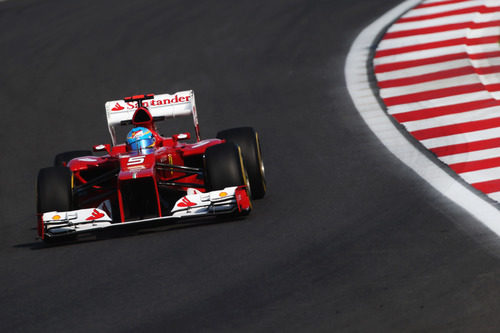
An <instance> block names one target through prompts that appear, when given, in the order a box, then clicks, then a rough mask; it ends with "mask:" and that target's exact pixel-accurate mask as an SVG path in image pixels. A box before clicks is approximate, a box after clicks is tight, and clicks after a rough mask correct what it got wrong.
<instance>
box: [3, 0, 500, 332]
mask: <svg viewBox="0 0 500 333" xmlns="http://www.w3.org/2000/svg"><path fill="white" fill-rule="evenodd" d="M397 4H399V1H396V0H349V1H348V0H338V1H333V0H330V1H321V0H317V1H316V0H314V1H313V0H270V1H261V0H252V1H246V0H245V1H227V0H217V1H215V0H212V1H197V0H194V1H181V0H162V1H160V0H130V1H118V0H86V1H77V0H72V1H67V0H8V1H3V2H0V60H1V66H0V101H1V111H0V115H1V119H2V121H1V129H0V142H1V148H2V149H1V153H0V156H1V157H0V177H1V187H0V202H1V206H0V207H1V209H0V241H1V242H0V269H1V273H0V306H1V311H0V330H1V331H2V332H442V331H445V332H446V331H451V332H484V331H498V330H500V316H499V313H500V297H499V294H500V260H499V256H498V254H499V253H500V252H499V246H498V244H499V242H500V239H499V238H498V237H497V236H495V235H494V234H492V233H491V232H490V231H488V230H487V229H485V228H484V227H482V225H481V224H480V223H479V222H477V221H476V220H474V218H473V217H472V216H470V215H469V214H467V213H466V212H465V211H464V210H462V209H461V208H460V207H458V206H455V205H454V204H452V203H451V202H449V201H448V200H447V199H445V198H444V197H443V196H442V195H441V194H440V193H438V192H435V191H434V190H433V189H432V188H431V187H430V186H429V185H427V184H426V183H424V182H423V181H422V180H421V179H420V178H419V177H418V176H417V175H416V174H414V173H413V172H412V171H410V170H409V169H408V168H407V167H406V166H405V165H403V164H402V163H401V162H399V160H397V159H396V158H395V157H394V156H393V155H392V154H391V153H390V152H388V151H387V149H386V148H385V147H384V146H383V145H382V144H381V143H380V142H379V141H378V140H377V138H376V137H375V135H374V134H373V133H372V132H371V131H370V130H369V129H368V127H367V126H366V125H365V124H364V122H363V121H362V119H361V118H360V116H359V114H358V112H357V111H356V109H355V108H354V106H353V103H352V101H351V100H350V97H349V95H348V92H347V89H346V84H345V77H344V65H345V60H346V55H347V53H348V51H349V49H350V46H351V44H352V42H353V41H354V39H355V38H356V37H357V35H358V34H359V33H360V32H361V31H362V30H363V29H364V28H365V27H366V26H367V25H368V24H370V23H371V22H373V21H374V20H375V19H377V18H378V17H380V16H381V15H383V14H384V13H386V12H387V11H388V10H390V9H391V8H393V7H394V6H396V5H397ZM189 89H193V90H194V91H195V93H196V103H197V107H198V113H199V120H200V126H201V133H202V137H203V138H210V137H214V136H215V135H216V133H217V131H219V130H223V129H227V128H232V127H238V126H253V127H255V128H256V129H257V130H258V132H259V135H260V138H261V143H262V149H263V157H264V161H265V165H266V174H267V181H268V193H267V195H266V197H265V198H264V199H262V200H259V201H256V202H254V210H253V211H252V213H251V214H250V216H248V217H247V218H245V219H241V220H234V221H226V222H223V223H222V222H218V223H215V222H217V221H211V222H214V223H208V224H203V225H197V226H186V227H184V228H175V229H172V228H159V229H152V230H143V231H139V232H132V233H128V234H120V235H111V236H109V237H99V238H90V239H86V240H82V241H78V242H75V243H70V244H63V245H59V246H45V245H44V244H43V243H42V242H41V241H39V240H37V239H36V228H35V226H36V218H35V211H36V207H35V181H36V177H37V173H38V170H39V169H40V168H43V167H46V166H50V165H51V164H52V163H53V159H54V156H55V155H56V154H57V153H60V152H63V151H69V150H79V149H89V148H91V147H92V146H93V145H97V144H101V143H110V137H109V133H108V129H107V126H106V118H105V112H104V103H105V102H106V101H108V100H115V99H119V98H121V97H124V96H130V95H132V94H140V93H150V92H151V93H174V92H176V91H182V90H189ZM177 121H178V120H168V121H166V122H165V123H164V124H162V126H163V128H164V129H165V131H164V134H165V135H167V134H176V133H179V132H178V131H179V130H178V124H180V123H178V122H177ZM179 121H181V123H182V120H179ZM186 124H187V125H186V126H191V125H190V123H189V121H188V122H187V123H186ZM181 127H182V126H181ZM189 128H191V127H189ZM123 139H124V138H123ZM499 223H500V221H499Z"/></svg>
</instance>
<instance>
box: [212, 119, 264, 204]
mask: <svg viewBox="0 0 500 333" xmlns="http://www.w3.org/2000/svg"><path fill="white" fill-rule="evenodd" d="M217 138H219V139H222V140H225V141H226V142H232V143H234V144H236V145H237V146H238V147H240V150H241V154H242V156H243V162H244V164H245V168H246V171H247V173H248V179H249V182H250V187H251V189H252V199H261V198H263V197H264V196H265V194H266V176H265V171H264V161H263V159H262V152H261V148H260V141H259V135H258V133H257V132H256V131H255V130H254V129H253V128H252V127H239V128H232V129H228V130H224V131H221V132H219V133H217Z"/></svg>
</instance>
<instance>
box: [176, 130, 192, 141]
mask: <svg viewBox="0 0 500 333" xmlns="http://www.w3.org/2000/svg"><path fill="white" fill-rule="evenodd" d="M172 138H173V139H174V141H180V140H189V139H191V133H189V132H188V133H181V134H175V135H174V136H172Z"/></svg>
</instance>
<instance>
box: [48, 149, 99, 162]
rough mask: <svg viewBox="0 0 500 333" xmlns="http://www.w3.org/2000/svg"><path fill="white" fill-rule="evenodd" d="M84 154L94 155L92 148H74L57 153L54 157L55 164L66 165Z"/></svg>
mask: <svg viewBox="0 0 500 333" xmlns="http://www.w3.org/2000/svg"><path fill="white" fill-rule="evenodd" d="M82 156H92V152H91V151H90V150H73V151H67V152H64V153H60V154H57V155H56V157H55V158H54V166H66V165H67V164H68V162H69V161H71V160H72V159H74V158H77V157H82Z"/></svg>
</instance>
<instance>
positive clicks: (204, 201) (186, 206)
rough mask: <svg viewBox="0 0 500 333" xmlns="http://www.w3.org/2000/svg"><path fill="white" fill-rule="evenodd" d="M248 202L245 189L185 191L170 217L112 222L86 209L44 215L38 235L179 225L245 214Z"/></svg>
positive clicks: (101, 212)
mask: <svg viewBox="0 0 500 333" xmlns="http://www.w3.org/2000/svg"><path fill="white" fill-rule="evenodd" d="M251 208H252V206H251V202H250V198H249V196H248V193H247V190H246V187H245V186H237V187H236V186H235V187H227V188H224V189H223V190H220V191H211V192H207V193H202V192H200V191H197V190H188V193H187V195H186V196H184V197H182V198H181V199H179V200H178V201H177V202H176V203H175V206H174V208H173V209H172V211H171V213H170V215H168V216H162V217H154V218H149V219H141V220H136V221H127V222H123V223H113V220H112V218H111V217H110V216H109V215H108V213H106V212H105V211H104V210H103V209H100V208H86V209H78V210H73V211H68V212H57V211H53V212H47V213H44V214H43V215H42V216H41V218H40V220H39V233H40V235H41V238H42V239H50V238H57V237H61V236H68V235H74V234H82V233H93V232H96V231H101V230H104V229H106V230H108V229H115V228H124V227H128V226H132V225H137V226H139V227H140V226H142V225H144V226H148V227H150V226H160V225H164V224H167V223H177V222H182V221H184V220H185V219H190V218H196V217H204V216H214V215H222V214H229V213H239V214H248V213H249V212H250V210H251Z"/></svg>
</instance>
